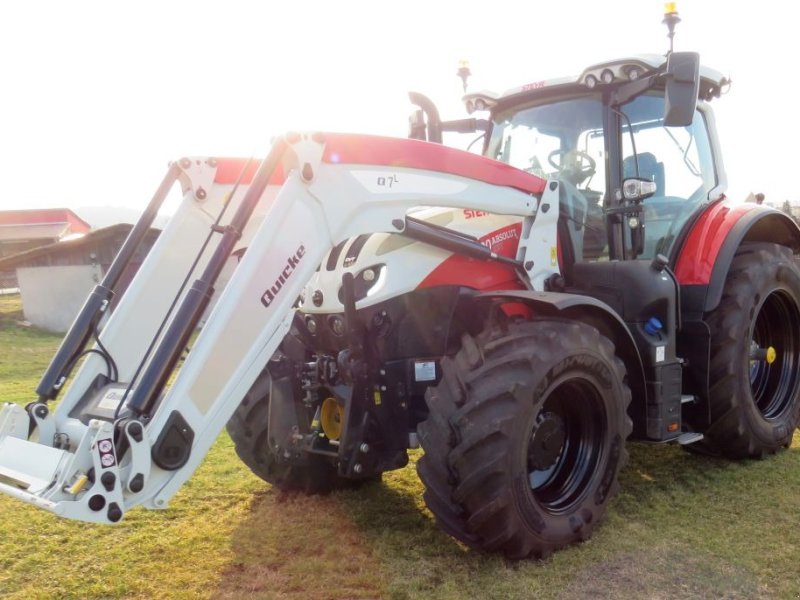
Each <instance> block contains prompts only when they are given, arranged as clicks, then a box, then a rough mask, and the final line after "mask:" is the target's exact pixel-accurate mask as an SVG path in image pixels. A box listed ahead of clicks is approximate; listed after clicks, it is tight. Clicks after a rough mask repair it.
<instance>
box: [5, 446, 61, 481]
mask: <svg viewBox="0 0 800 600" xmlns="http://www.w3.org/2000/svg"><path fill="white" fill-rule="evenodd" d="M65 454H67V452H65V451H64V450H59V449H57V448H51V447H50V446H44V445H42V444H35V443H32V442H28V441H26V440H21V439H19V438H13V437H5V438H2V439H0V483H5V484H7V485H12V486H14V487H17V488H20V489H23V490H26V491H27V492H29V493H31V494H39V493H41V492H43V491H45V490H46V489H47V488H48V487H50V486H51V485H52V484H53V482H54V481H55V479H56V476H57V475H58V472H59V468H60V467H61V465H62V463H63V460H64V455H65Z"/></svg>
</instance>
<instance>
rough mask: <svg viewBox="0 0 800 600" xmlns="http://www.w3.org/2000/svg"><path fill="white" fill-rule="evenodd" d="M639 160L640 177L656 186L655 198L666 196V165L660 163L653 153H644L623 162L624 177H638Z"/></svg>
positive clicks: (627, 158) (629, 157)
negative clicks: (637, 162) (637, 163)
mask: <svg viewBox="0 0 800 600" xmlns="http://www.w3.org/2000/svg"><path fill="white" fill-rule="evenodd" d="M637 157H638V159H639V177H644V178H645V179H649V180H650V181H654V182H655V184H656V193H655V194H654V196H665V195H666V194H665V193H664V163H663V162H658V160H657V159H656V155H655V154H653V153H652V152H642V153H640V154H634V155H631V156H628V157H626V158H625V160H623V161H622V177H623V179H627V178H628V177H636V159H637Z"/></svg>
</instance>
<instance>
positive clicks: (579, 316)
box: [475, 290, 647, 422]
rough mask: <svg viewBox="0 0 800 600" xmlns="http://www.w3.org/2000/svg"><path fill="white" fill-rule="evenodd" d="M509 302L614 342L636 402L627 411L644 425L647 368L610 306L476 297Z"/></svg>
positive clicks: (521, 296)
mask: <svg viewBox="0 0 800 600" xmlns="http://www.w3.org/2000/svg"><path fill="white" fill-rule="evenodd" d="M482 299H484V300H487V301H489V300H493V299H508V300H512V301H514V302H520V303H523V304H526V305H527V306H529V307H530V308H531V309H532V310H533V312H534V313H535V314H536V315H541V316H548V317H557V318H559V317H560V318H568V319H575V320H577V321H581V322H582V323H588V324H590V325H592V326H593V327H596V328H597V329H598V330H599V331H600V333H602V334H603V335H605V336H606V337H607V338H609V339H610V340H611V341H612V342H614V346H615V347H616V353H617V356H619V357H620V358H621V359H622V361H623V362H624V363H625V367H626V369H627V371H628V385H629V386H630V388H631V392H632V394H633V399H632V401H631V404H630V406H629V408H628V412H629V414H630V415H631V416H632V417H635V418H634V422H637V419H639V420H640V421H641V422H644V420H645V418H646V414H645V413H646V407H647V386H646V385H645V375H644V365H643V363H642V357H641V356H640V354H639V350H638V349H637V347H636V343H635V342H634V340H633V336H632V335H631V333H630V331H629V330H628V326H627V325H626V324H625V322H624V321H623V320H622V319H621V318H620V316H619V315H618V314H617V313H616V312H615V311H614V309H612V308H611V307H610V306H609V305H608V304H606V303H605V302H602V301H601V300H597V299H596V298H592V297H590V296H581V295H578V294H563V293H559V292H536V291H529V290H502V291H490V292H484V293H481V294H477V295H476V296H475V300H477V301H480V300H482Z"/></svg>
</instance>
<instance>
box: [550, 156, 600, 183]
mask: <svg viewBox="0 0 800 600" xmlns="http://www.w3.org/2000/svg"><path fill="white" fill-rule="evenodd" d="M556 157H558V162H556V161H555V158H556ZM547 162H548V163H550V166H551V167H553V168H554V169H556V170H557V172H558V176H559V177H561V178H563V179H565V180H566V181H569V182H570V183H571V184H572V185H580V184H581V183H582V182H583V181H584V180H585V179H587V178H588V177H591V176H592V175H594V173H595V167H596V166H597V163H596V162H595V160H594V159H593V158H592V157H591V156H589V154H587V153H586V152H584V151H583V150H565V149H561V148H559V149H557V150H553V151H552V152H551V153H550V154H548V155H547Z"/></svg>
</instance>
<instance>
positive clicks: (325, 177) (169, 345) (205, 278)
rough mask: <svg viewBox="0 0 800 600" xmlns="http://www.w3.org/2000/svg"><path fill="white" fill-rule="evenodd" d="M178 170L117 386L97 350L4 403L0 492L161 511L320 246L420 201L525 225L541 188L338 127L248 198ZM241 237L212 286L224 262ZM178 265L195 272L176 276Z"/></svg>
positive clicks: (110, 331) (275, 159)
mask: <svg viewBox="0 0 800 600" xmlns="http://www.w3.org/2000/svg"><path fill="white" fill-rule="evenodd" d="M354 148H355V149H357V150H354ZM454 153H457V155H456V154H454ZM364 157H368V158H364ZM397 165H400V166H397ZM184 167H185V168H184V169H183V171H182V172H181V173H180V174H179V175H178V180H180V181H181V184H182V186H183V189H184V192H185V196H184V201H183V204H182V206H181V208H180V209H179V211H178V212H177V213H176V215H175V217H173V219H172V221H171V223H170V225H169V226H168V227H167V229H166V230H165V231H164V232H163V233H162V235H161V236H160V239H159V241H158V243H157V244H156V246H155V247H154V248H153V250H152V251H151V253H150V255H148V258H147V260H146V261H145V263H144V264H143V265H142V267H141V269H140V272H139V274H138V275H137V276H136V278H135V280H134V281H133V283H132V284H131V286H130V288H129V289H128V291H127V292H126V293H125V295H124V296H123V297H122V298H121V301H120V302H119V305H118V306H117V308H116V310H115V311H114V313H113V314H112V315H111V316H110V318H109V319H108V321H107V323H106V325H105V327H104V329H103V332H102V342H103V347H104V348H106V349H107V351H108V352H109V353H111V354H113V355H114V359H115V361H116V365H117V369H116V370H117V373H116V374H117V376H118V379H119V381H112V380H109V378H108V377H107V376H106V375H104V372H105V368H104V367H105V363H104V361H103V359H102V358H101V357H99V356H97V355H95V354H92V355H90V356H89V357H88V358H87V359H86V361H85V363H84V365H83V366H82V367H81V370H80V371H79V372H78V373H77V374H76V376H75V379H74V381H73V383H72V384H71V386H70V387H69V389H67V390H66V392H65V393H64V397H63V399H62V401H61V403H60V405H59V407H58V409H57V410H56V411H50V410H48V409H47V405H46V404H45V403H44V401H42V402H40V403H39V404H38V405H35V406H34V410H31V411H26V410H25V409H23V408H21V407H20V406H18V405H14V404H6V405H4V406H3V408H2V409H0V491H2V492H4V493H6V494H9V495H11V496H14V497H16V498H19V499H21V500H23V501H26V502H28V503H31V504H34V505H37V506H39V507H42V508H45V509H47V510H50V511H52V512H54V513H57V514H60V515H62V516H65V517H69V518H74V519H79V520H84V521H90V522H99V523H109V522H116V521H119V520H120V519H121V518H122V516H123V515H124V513H125V512H126V511H127V510H129V509H130V508H132V507H134V506H137V505H143V506H145V507H147V508H165V507H166V506H167V503H168V501H169V500H170V498H171V497H172V496H173V495H174V494H175V493H176V492H177V491H178V489H180V487H181V486H182V485H183V483H184V482H185V481H186V480H187V479H188V478H189V477H190V476H191V474H192V473H193V472H194V470H195V469H196V468H197V466H198V465H199V464H200V462H201V460H202V459H203V457H204V456H205V455H206V453H207V452H208V450H209V448H210V446H211V444H212V443H213V442H214V440H215V439H216V438H217V436H218V434H219V432H220V430H221V429H222V427H223V426H224V425H225V423H226V422H227V421H228V419H229V418H230V416H231V414H232V413H233V412H234V410H235V409H236V407H237V405H238V403H239V402H240V400H241V398H242V397H243V396H244V395H245V393H246V392H247V390H248V389H249V388H250V386H251V385H252V384H253V382H254V381H255V379H256V377H257V376H258V375H259V373H260V372H261V370H262V369H263V367H264V365H265V364H266V362H267V361H268V360H269V358H270V357H271V356H272V355H273V353H274V352H275V351H276V349H277V347H278V345H279V344H280V342H281V340H282V339H283V337H284V335H285V334H286V333H287V331H288V329H289V327H290V324H291V321H292V317H293V314H294V308H293V307H294V306H296V302H297V299H298V296H299V295H300V293H301V291H302V289H303V287H304V285H305V284H306V282H307V281H308V280H309V279H310V278H311V276H312V275H313V273H314V271H315V269H316V268H317V266H318V265H319V264H320V262H321V261H322V259H323V258H324V256H325V254H326V252H328V251H329V250H330V248H332V247H333V246H334V245H335V244H336V243H338V242H339V241H341V240H344V239H347V238H350V237H353V236H356V235H359V234H363V233H371V232H392V231H394V232H397V231H398V229H399V228H400V227H399V226H398V223H405V218H406V214H407V212H408V211H409V210H410V209H412V208H414V207H417V206H443V207H456V208H467V209H475V210H487V209H489V210H491V211H492V212H495V213H501V214H513V215H520V216H522V217H525V218H526V219H527V220H528V221H532V219H533V216H534V214H535V213H536V210H537V207H538V197H537V194H538V193H540V192H541V191H542V190H541V180H539V179H537V178H535V177H534V176H531V175H528V174H526V173H523V172H520V171H517V170H515V169H512V168H511V167H507V166H506V165H501V164H500V163H495V162H494V161H489V160H487V159H484V158H480V157H477V156H474V155H469V154H466V153H463V152H460V151H457V150H452V149H449V148H444V147H440V146H435V145H433V144H427V143H424V142H418V141H414V140H390V139H388V138H374V137H366V136H346V135H341V134H335V135H334V134H328V135H325V134H313V135H312V134H293V135H290V136H286V138H282V139H281V140H279V141H278V142H277V143H276V146H275V147H274V148H273V151H272V152H271V154H270V156H269V157H268V158H267V159H266V160H265V161H264V162H263V163H262V165H261V168H260V170H259V171H258V172H257V173H256V174H255V176H254V178H253V180H252V183H249V185H243V186H242V189H244V188H246V192H245V193H244V195H243V197H236V196H235V192H236V188H235V187H233V188H232V187H231V185H228V184H226V183H225V181H224V180H223V179H224V178H223V179H221V178H220V177H219V172H218V169H217V170H215V167H218V165H216V164H215V162H214V161H210V160H207V161H199V160H197V161H189V164H188V165H184ZM284 174H285V175H284ZM201 191H202V193H201ZM487 202H490V203H491V206H487ZM228 204H230V205H231V206H230V207H228V208H230V209H234V208H235V209H236V210H235V211H233V210H231V211H229V214H230V213H231V212H233V217H232V218H231V219H230V220H229V221H228V223H227V225H222V224H221V223H220V219H219V218H216V220H215V219H214V216H213V212H214V210H217V209H219V210H221V211H222V212H221V213H220V214H222V213H224V211H225V208H226V207H227V205H228ZM214 207H216V208H214ZM251 215H253V216H251ZM529 229H530V228H529ZM205 234H207V239H206V243H202V239H203V237H204V235H205ZM212 234H213V235H214V236H215V240H214V243H211V244H209V243H208V239H210V237H211V235H212ZM240 238H241V239H240ZM197 240H200V241H197ZM244 245H246V252H244V255H243V257H242V259H241V262H240V263H239V264H238V265H236V267H235V269H234V270H233V273H232V275H231V276H230V279H229V281H228V282H227V285H225V286H224V289H221V291H220V292H217V293H215V289H216V288H220V287H221V285H220V280H219V275H220V272H221V271H223V268H224V267H225V264H224V263H225V262H226V261H227V260H228V258H229V256H230V255H231V252H232V251H236V250H237V249H238V250H242V249H243V248H244ZM198 257H200V258H199V259H198ZM520 258H521V259H522V258H524V257H520ZM187 273H189V274H193V273H201V274H200V275H199V276H198V277H197V278H196V279H195V280H194V283H193V284H192V285H191V286H189V285H180V283H181V281H182V280H183V281H185V282H188V281H189V278H188V277H187V275H186V274H187ZM194 276H195V275H192V277H194ZM209 304H213V308H212V310H211V312H210V315H209V316H208V318H207V320H206V321H205V324H204V326H203V327H202V330H201V332H200V334H199V336H198V337H197V339H196V341H195V342H194V344H193V346H192V349H191V351H190V352H189V354H188V356H187V357H186V359H185V361H184V363H183V365H182V366H181V368H180V369H179V370H178V371H177V376H176V377H175V378H174V381H173V382H172V384H171V385H167V381H168V378H169V377H170V375H171V374H173V371H174V370H175V366H176V365H177V364H178V362H179V360H180V358H181V355H182V353H183V350H184V348H185V346H186V344H187V342H188V340H189V337H190V335H191V334H192V332H193V331H194V330H195V329H196V326H197V324H198V321H200V319H201V317H202V315H203V314H204V312H205V311H206V307H207V306H208V305H209ZM173 309H174V310H173ZM62 361H63V359H62ZM40 407H45V409H44V410H41V409H40V410H36V409H39V408H40ZM31 434H32V435H31Z"/></svg>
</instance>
